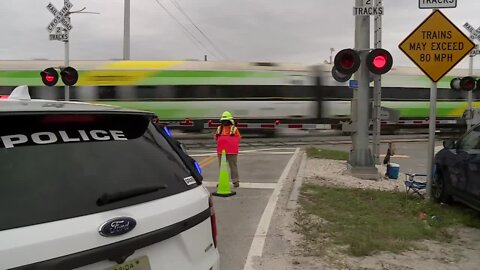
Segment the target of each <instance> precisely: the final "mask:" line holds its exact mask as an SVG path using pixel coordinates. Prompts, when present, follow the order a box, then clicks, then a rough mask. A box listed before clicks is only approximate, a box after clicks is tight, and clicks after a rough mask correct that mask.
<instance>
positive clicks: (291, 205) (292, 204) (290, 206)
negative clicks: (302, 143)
mask: <svg viewBox="0 0 480 270" xmlns="http://www.w3.org/2000/svg"><path fill="white" fill-rule="evenodd" d="M306 165H307V154H306V153H303V156H302V161H301V162H300V167H299V168H298V172H297V176H296V177H295V183H294V184H293V188H292V190H291V191H290V196H289V197H288V202H287V210H294V209H296V208H297V201H298V196H300V189H301V188H302V184H303V178H304V176H305V167H306Z"/></svg>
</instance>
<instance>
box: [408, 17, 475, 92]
mask: <svg viewBox="0 0 480 270" xmlns="http://www.w3.org/2000/svg"><path fill="white" fill-rule="evenodd" d="M474 47H475V44H474V43H473V42H472V41H471V40H470V39H469V38H468V37H467V36H466V35H465V34H464V33H463V32H462V31H460V29H458V28H457V27H456V26H455V25H454V24H453V23H452V22H451V21H450V20H449V19H448V18H447V17H445V15H443V13H442V12H440V11H439V10H436V11H434V12H432V14H430V16H428V17H427V18H426V19H425V20H424V21H423V22H422V23H421V24H420V25H419V26H418V27H417V28H416V29H415V30H414V31H413V32H412V33H411V34H410V35H409V36H408V37H407V38H405V40H403V41H402V42H401V43H400V45H399V48H400V50H402V51H403V52H404V53H405V54H406V55H407V56H408V57H409V58H410V60H412V61H413V62H414V63H415V64H416V65H417V66H418V67H419V68H420V69H421V70H422V71H423V72H424V73H425V74H426V75H427V76H428V77H429V78H430V79H431V80H432V81H434V82H438V81H439V80H440V79H441V78H442V77H443V76H445V74H447V73H448V72H449V71H450V70H451V69H452V68H453V67H454V66H455V65H456V64H457V63H458V62H460V61H461V60H462V59H463V58H464V57H465V56H466V55H467V54H468V53H469V52H470V51H471V50H472V49H473V48H474Z"/></svg>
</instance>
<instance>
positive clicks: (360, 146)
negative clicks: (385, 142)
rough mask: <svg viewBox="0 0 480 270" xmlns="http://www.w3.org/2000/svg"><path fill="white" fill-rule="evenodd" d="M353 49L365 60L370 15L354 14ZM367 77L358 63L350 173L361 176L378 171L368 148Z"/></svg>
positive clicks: (361, 3) (364, 66) (362, 61)
mask: <svg viewBox="0 0 480 270" xmlns="http://www.w3.org/2000/svg"><path fill="white" fill-rule="evenodd" d="M355 4H356V5H355V6H356V7H361V6H363V5H364V1H363V0H355ZM355 50H356V51H358V52H359V56H360V63H366V62H367V55H368V53H369V51H370V16H355ZM369 77H370V72H369V70H368V68H367V66H366V65H365V64H362V65H360V68H359V70H358V71H357V73H355V78H356V79H357V80H358V89H357V90H354V91H357V106H356V112H354V111H352V114H353V113H355V114H356V120H357V130H356V136H354V138H353V139H354V140H353V143H354V147H353V152H352V156H351V159H350V165H351V166H352V173H353V174H354V175H358V176H361V177H366V178H372V177H373V175H375V178H376V177H377V174H378V171H377V168H376V167H375V165H374V162H373V157H372V153H371V151H370V148H369V141H368V134H369V131H368V127H369V120H370V115H369V107H370V105H369V103H370V102H369Z"/></svg>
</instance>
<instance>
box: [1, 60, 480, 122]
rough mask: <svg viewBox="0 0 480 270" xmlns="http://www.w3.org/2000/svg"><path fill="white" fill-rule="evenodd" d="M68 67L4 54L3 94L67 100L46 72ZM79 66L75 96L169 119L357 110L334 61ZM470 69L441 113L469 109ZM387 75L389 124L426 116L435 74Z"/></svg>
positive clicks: (314, 116) (316, 115)
mask: <svg viewBox="0 0 480 270" xmlns="http://www.w3.org/2000/svg"><path fill="white" fill-rule="evenodd" d="M60 66H62V62H60V61H0V95H5V94H8V93H9V91H11V89H13V87H14V86H17V85H20V84H26V85H29V86H30V89H31V92H32V96H33V97H34V98H44V99H54V100H61V99H63V98H64V91H63V87H61V82H59V83H58V84H57V86H56V87H45V86H43V84H42V81H41V79H40V75H39V73H40V71H41V70H43V69H45V68H47V67H60ZM71 66H73V67H75V68H76V69H77V70H79V81H78V83H77V84H76V86H74V87H71V93H70V97H71V99H73V100H79V101H88V102H97V103H106V104H112V105H119V106H123V107H128V108H133V109H141V110H149V111H153V112H155V113H156V114H157V115H158V116H159V118H160V119H162V120H163V121H166V122H169V121H183V120H185V119H188V120H189V121H190V123H192V124H193V125H194V127H195V128H196V129H201V128H203V127H204V126H205V124H206V123H207V122H208V121H209V120H216V119H217V118H218V116H219V115H221V113H222V112H223V111H224V110H230V111H231V112H232V113H233V114H234V115H235V116H236V117H237V119H240V121H242V122H245V123H259V122H261V123H272V122H274V121H280V122H282V123H330V124H337V123H339V122H340V121H345V120H348V119H349V117H350V100H351V98H352V89H349V88H348V85H347V84H346V83H338V82H336V81H334V80H333V78H332V76H331V74H330V72H331V65H327V64H326V65H319V66H306V65H295V64H282V63H265V62H255V63H226V62H202V61H71ZM465 74H466V71H465V70H455V71H454V72H452V73H451V74H449V75H448V76H446V77H445V78H444V79H443V80H442V81H440V83H439V94H438V97H439V102H438V105H437V107H438V109H437V116H438V117H439V119H440V120H452V119H457V118H459V117H461V114H462V113H463V111H464V109H465V108H466V103H465V102H463V100H464V99H465V93H461V92H455V91H453V90H450V89H449V83H450V80H451V78H453V76H465ZM382 81H383V89H382V98H383V102H382V106H384V107H388V108H394V109H398V110H399V111H400V117H401V121H403V123H402V122H399V123H384V124H395V125H404V126H405V125H408V123H416V126H419V125H418V124H420V123H424V122H426V121H425V120H426V118H427V117H428V113H429V106H428V102H427V101H428V98H429V81H428V79H427V78H426V77H425V76H424V75H422V73H420V71H419V70H418V69H417V68H393V69H392V70H391V71H390V72H389V73H387V74H386V75H384V76H383V77H382ZM475 105H476V106H480V104H477V103H475ZM408 121H416V122H408ZM421 121H424V122H421ZM452 123H453V122H452Z"/></svg>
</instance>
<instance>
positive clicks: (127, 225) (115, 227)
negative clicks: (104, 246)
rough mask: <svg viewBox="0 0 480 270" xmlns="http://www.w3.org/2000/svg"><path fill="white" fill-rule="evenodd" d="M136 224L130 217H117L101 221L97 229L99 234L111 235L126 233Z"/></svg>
mask: <svg viewBox="0 0 480 270" xmlns="http://www.w3.org/2000/svg"><path fill="white" fill-rule="evenodd" d="M135 226H137V221H135V219H133V218H130V217H117V218H113V219H110V220H108V221H107V222H105V223H103V224H102V226H100V228H99V229H98V232H99V233H100V235H101V236H105V237H111V236H118V235H122V234H126V233H128V232H129V231H131V230H133V228H135Z"/></svg>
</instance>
